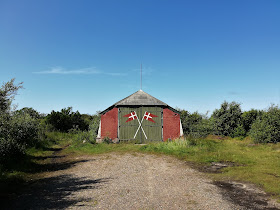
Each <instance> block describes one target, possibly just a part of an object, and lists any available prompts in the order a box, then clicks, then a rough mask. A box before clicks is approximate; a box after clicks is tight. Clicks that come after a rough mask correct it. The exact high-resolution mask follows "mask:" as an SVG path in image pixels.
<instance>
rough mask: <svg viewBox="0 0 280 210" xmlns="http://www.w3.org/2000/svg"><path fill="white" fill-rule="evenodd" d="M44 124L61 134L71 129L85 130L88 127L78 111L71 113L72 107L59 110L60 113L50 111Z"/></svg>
mask: <svg viewBox="0 0 280 210" xmlns="http://www.w3.org/2000/svg"><path fill="white" fill-rule="evenodd" d="M46 122H47V123H48V124H51V125H52V126H53V127H54V128H55V129H56V130H58V131H62V132H68V131H69V130H70V129H72V128H74V129H76V128H77V129H79V130H87V129H88V126H89V125H88V124H87V123H86V121H85V120H84V119H83V117H82V115H81V114H80V113H79V112H78V111H76V112H73V111H72V107H68V108H64V109H61V111H60V112H55V111H52V112H51V113H50V114H49V115H47V117H46Z"/></svg>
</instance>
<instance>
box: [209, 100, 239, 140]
mask: <svg viewBox="0 0 280 210" xmlns="http://www.w3.org/2000/svg"><path fill="white" fill-rule="evenodd" d="M241 115H242V111H241V108H240V104H238V103H236V102H234V101H233V102H231V103H228V102H226V101H225V102H224V103H222V104H221V108H220V109H216V110H214V112H213V114H212V116H211V118H212V120H213V129H214V133H215V134H217V135H224V136H232V137H234V133H235V130H236V129H237V128H238V127H239V126H240V125H241Z"/></svg>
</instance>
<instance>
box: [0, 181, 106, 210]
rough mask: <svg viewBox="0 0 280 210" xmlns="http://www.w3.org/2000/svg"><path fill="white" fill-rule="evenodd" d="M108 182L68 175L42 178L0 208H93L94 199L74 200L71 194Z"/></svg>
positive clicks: (13, 196)
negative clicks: (76, 206)
mask: <svg viewBox="0 0 280 210" xmlns="http://www.w3.org/2000/svg"><path fill="white" fill-rule="evenodd" d="M109 180H110V179H109V178H104V179H94V180H90V179H86V178H77V177H73V176H70V175H60V176H56V177H51V178H44V179H41V180H39V181H36V182H34V183H32V184H31V185H29V186H28V187H26V188H25V190H23V191H22V192H20V193H19V194H18V195H16V194H14V195H10V197H7V198H6V199H5V201H3V202H2V204H1V206H2V207H3V204H4V208H2V209H65V208H68V207H70V206H75V205H78V206H80V207H82V206H87V207H89V206H94V198H90V200H89V199H88V198H80V199H75V198H74V197H73V193H79V192H81V191H83V190H87V189H96V188H99V187H101V186H102V184H103V183H106V182H108V181H109ZM78 203H79V204H78Z"/></svg>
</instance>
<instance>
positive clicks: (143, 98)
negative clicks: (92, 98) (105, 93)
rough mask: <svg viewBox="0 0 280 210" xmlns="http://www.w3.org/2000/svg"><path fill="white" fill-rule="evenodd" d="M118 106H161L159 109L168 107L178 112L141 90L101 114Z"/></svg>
mask: <svg viewBox="0 0 280 210" xmlns="http://www.w3.org/2000/svg"><path fill="white" fill-rule="evenodd" d="M118 106H161V107H163V106H164V107H169V108H170V109H172V110H173V111H176V112H178V111H177V110H175V109H174V108H172V107H170V106H169V105H168V104H166V103H164V102H162V101H160V100H158V99H157V98H155V97H153V96H151V95H150V94H148V93H146V92H144V91H143V90H138V91H137V92H135V93H133V94H131V95H130V96H128V97H126V98H124V99H122V100H120V101H118V102H117V103H115V104H113V105H112V106H110V107H108V108H107V109H105V110H104V111H102V112H101V114H103V113H106V112H107V111H109V110H110V109H112V108H113V107H118Z"/></svg>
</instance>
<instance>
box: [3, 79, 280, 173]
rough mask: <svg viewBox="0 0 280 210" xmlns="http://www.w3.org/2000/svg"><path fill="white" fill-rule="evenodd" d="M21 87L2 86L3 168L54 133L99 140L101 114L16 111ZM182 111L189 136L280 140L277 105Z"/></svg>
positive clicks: (226, 105)
mask: <svg viewBox="0 0 280 210" xmlns="http://www.w3.org/2000/svg"><path fill="white" fill-rule="evenodd" d="M22 87H23V86H22V83H19V84H15V83H14V79H12V80H11V81H9V82H7V83H4V84H3V85H2V86H1V87H0V169H1V164H2V165H3V164H6V163H7V162H9V161H13V160H16V159H17V158H20V156H22V155H24V154H25V152H26V149H27V148H30V147H36V148H40V147H43V146H45V145H46V144H48V142H49V140H50V139H48V134H49V133H51V132H60V133H61V132H64V133H70V134H73V136H74V138H75V141H77V142H90V143H95V142H96V136H97V132H98V127H99V122H100V116H99V114H96V115H87V114H80V113H79V112H78V111H76V112H74V111H73V110H72V108H71V107H68V108H64V109H62V110H61V111H52V112H51V113H50V114H47V115H44V114H40V113H39V112H37V111H36V110H34V109H33V108H23V109H21V110H16V109H15V108H14V107H13V106H12V102H13V100H14V97H15V96H16V94H17V92H18V90H19V89H21V88H22ZM180 111H181V120H182V126H183V130H184V134H185V135H186V136H192V137H198V138H201V137H206V136H207V135H209V134H213V135H219V136H230V137H240V139H242V138H243V137H246V136H251V138H252V139H253V140H254V142H256V143H276V142H280V109H279V107H278V106H274V105H272V106H271V107H269V108H268V109H267V110H255V109H252V110H250V111H245V112H243V111H242V110H241V106H240V104H238V103H236V102H231V103H228V102H224V103H223V104H221V107H220V108H219V109H216V110H215V111H214V112H213V114H212V115H211V116H210V117H208V116H207V115H202V114H199V113H198V112H194V113H190V112H188V111H186V110H180Z"/></svg>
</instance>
